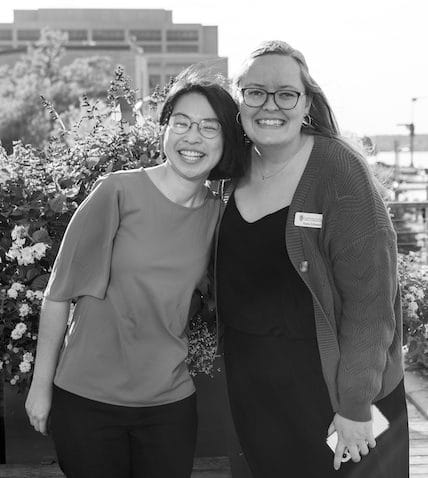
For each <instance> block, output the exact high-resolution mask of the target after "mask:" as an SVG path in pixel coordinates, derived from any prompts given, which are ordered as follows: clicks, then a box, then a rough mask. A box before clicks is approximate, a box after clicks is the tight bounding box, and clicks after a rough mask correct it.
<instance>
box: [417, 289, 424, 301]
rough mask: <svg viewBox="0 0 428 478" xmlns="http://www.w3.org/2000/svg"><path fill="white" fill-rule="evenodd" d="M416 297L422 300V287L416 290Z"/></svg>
mask: <svg viewBox="0 0 428 478" xmlns="http://www.w3.org/2000/svg"><path fill="white" fill-rule="evenodd" d="M416 297H417V298H418V299H419V300H422V299H423V298H424V297H425V292H424V291H423V290H422V289H418V290H417V291H416Z"/></svg>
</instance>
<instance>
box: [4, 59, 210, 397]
mask: <svg viewBox="0 0 428 478" xmlns="http://www.w3.org/2000/svg"><path fill="white" fill-rule="evenodd" d="M169 86H170V85H168V86H167V87H166V88H164V89H159V88H158V89H157V90H155V92H154V93H153V95H152V96H151V97H150V99H149V100H148V101H147V102H146V104H145V105H144V106H145V108H146V110H148V111H149V112H150V111H155V112H156V111H157V110H158V109H159V108H158V106H159V104H160V103H162V102H163V101H164V98H165V95H166V93H167V91H168V88H169ZM42 103H43V105H44V106H45V108H46V109H47V111H48V112H49V114H50V116H51V118H52V119H55V120H56V123H57V131H56V132H55V134H54V136H52V137H51V138H50V141H49V144H48V145H47V146H46V147H45V148H44V149H36V148H34V147H32V146H31V145H25V144H22V143H21V142H17V143H15V144H14V148H13V152H12V154H10V155H7V153H6V151H5V150H4V149H2V148H0V211H1V213H0V374H1V375H2V376H3V378H4V379H5V380H6V381H7V382H9V383H10V384H12V385H15V386H17V388H18V389H19V390H24V389H25V388H26V387H28V385H29V383H30V381H31V376H32V371H33V364H34V357H35V352H36V343H37V333H38V319H39V314H40V306H41V300H42V297H43V290H44V289H45V287H46V285H47V281H48V278H49V274H50V271H51V268H52V265H53V262H54V260H55V257H56V254H57V252H58V248H59V245H60V242H61V239H62V236H63V234H64V231H65V228H66V226H67V224H68V222H69V220H70V218H71V216H72V214H73V212H74V211H75V209H76V208H77V207H78V205H79V204H80V202H81V201H82V200H83V199H84V198H85V197H86V195H87V194H88V192H89V190H90V189H91V187H92V185H93V183H94V182H95V180H96V179H97V178H98V177H99V176H100V175H102V174H105V173H108V172H111V171H116V170H119V169H131V168H137V167H141V166H144V167H145V166H152V165H155V164H158V163H159V162H160V161H162V158H160V150H159V132H160V126H159V123H158V122H157V120H156V119H153V118H152V116H154V115H145V116H143V115H142V114H140V113H139V111H138V109H137V108H136V98H135V92H134V91H133V90H132V89H131V87H130V83H129V78H128V77H127V76H126V75H125V73H124V71H123V69H121V68H120V67H119V68H118V69H117V70H116V72H115V78H114V80H113V81H112V82H111V85H110V88H109V91H108V93H107V100H106V102H101V101H93V102H91V101H90V100H89V99H88V98H86V97H83V99H82V102H81V116H80V118H79V120H78V121H77V123H76V124H75V125H74V126H72V127H71V129H70V130H67V129H66V128H65V126H64V123H63V122H62V120H61V118H60V117H59V115H58V114H57V113H56V111H55V108H54V107H53V105H52V104H51V103H50V102H49V101H48V100H47V99H45V98H42ZM204 314H205V315H206V314H208V309H207V308H206V307H204V305H202V309H200V310H198V311H197V315H196V316H195V319H194V320H193V321H192V323H191V326H190V332H189V358H188V364H189V367H190V369H191V373H192V374H196V373H197V372H203V373H208V374H211V373H212V361H213V360H214V355H215V330H214V329H213V327H212V321H211V326H208V325H207V323H205V324H204V323H203V320H202V318H203V316H204ZM209 314H210V315H211V316H212V310H211V311H209Z"/></svg>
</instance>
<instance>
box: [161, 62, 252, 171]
mask: <svg viewBox="0 0 428 478" xmlns="http://www.w3.org/2000/svg"><path fill="white" fill-rule="evenodd" d="M221 83H224V80H221V76H220V75H217V76H215V77H214V76H213V75H210V76H208V74H207V72H206V71H205V72H204V71H203V70H202V69H201V67H200V66H198V65H196V66H191V67H189V68H186V69H185V70H184V71H183V72H181V73H180V75H179V76H178V77H177V78H176V81H175V82H174V83H173V85H172V87H171V89H170V90H169V92H168V94H167V97H166V100H165V103H164V105H163V107H162V111H161V115H160V124H161V125H167V124H168V121H169V118H170V116H171V115H172V113H173V111H174V108H175V105H176V104H177V101H178V100H179V99H180V98H181V97H182V96H184V95H186V94H188V93H198V94H201V95H203V96H204V97H205V98H206V99H207V101H208V103H209V104H210V105H211V107H212V109H213V110H214V112H215V114H216V115H217V118H218V121H219V122H220V124H221V130H222V134H223V154H222V156H221V158H220V161H219V162H218V164H217V165H216V166H215V167H214V168H213V169H212V170H211V172H210V174H209V176H208V179H211V180H216V179H226V178H238V177H241V176H242V175H243V174H244V171H245V169H246V168H245V165H246V162H247V156H248V154H247V146H246V143H245V137H244V132H243V130H242V126H241V124H240V123H239V122H238V121H237V114H238V107H237V105H236V103H235V101H234V99H233V98H232V96H231V95H230V94H229V93H228V92H227V91H226V89H225V88H223V86H221Z"/></svg>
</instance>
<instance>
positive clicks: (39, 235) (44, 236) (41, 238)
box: [32, 228, 52, 244]
mask: <svg viewBox="0 0 428 478" xmlns="http://www.w3.org/2000/svg"><path fill="white" fill-rule="evenodd" d="M32 239H33V241H34V242H45V243H46V244H50V243H51V242H52V239H51V238H50V236H49V233H48V231H47V230H46V229H44V228H40V229H39V230H37V231H35V232H34V233H33V235H32Z"/></svg>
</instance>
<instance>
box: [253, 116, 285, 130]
mask: <svg viewBox="0 0 428 478" xmlns="http://www.w3.org/2000/svg"><path fill="white" fill-rule="evenodd" d="M256 124H257V125H258V126H261V127H262V128H280V127H281V126H284V125H285V121H284V120H282V119H279V118H262V119H258V120H256Z"/></svg>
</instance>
